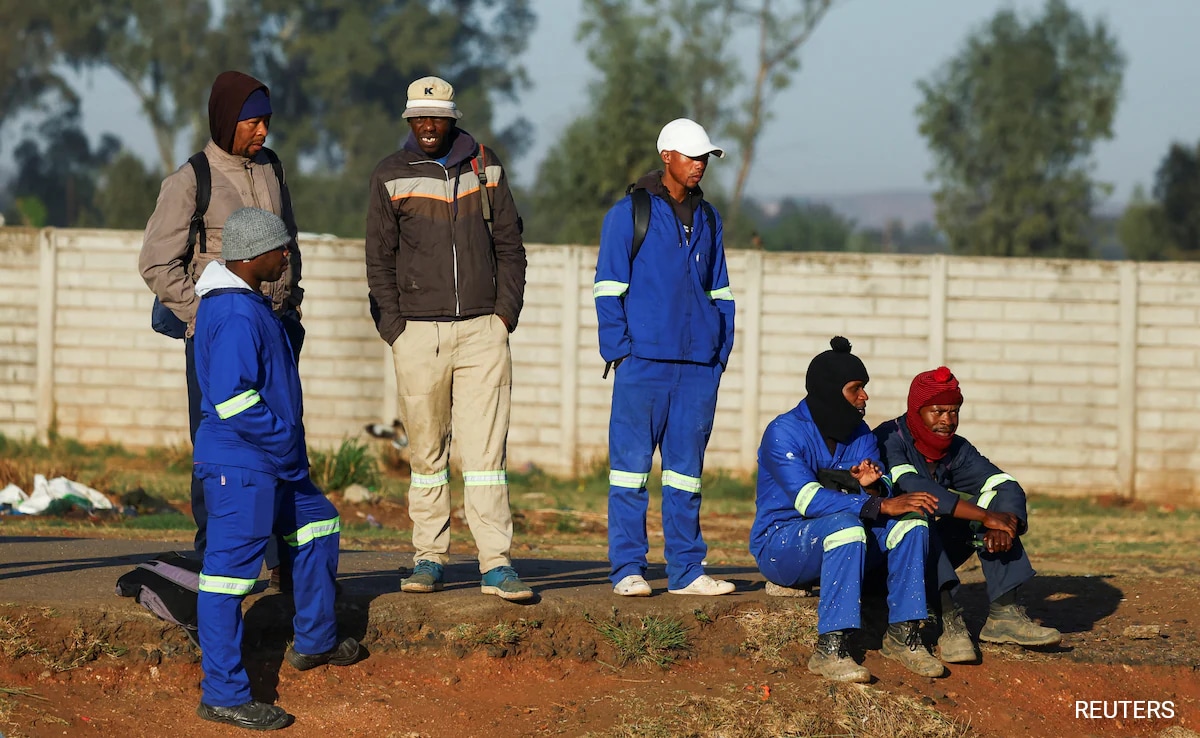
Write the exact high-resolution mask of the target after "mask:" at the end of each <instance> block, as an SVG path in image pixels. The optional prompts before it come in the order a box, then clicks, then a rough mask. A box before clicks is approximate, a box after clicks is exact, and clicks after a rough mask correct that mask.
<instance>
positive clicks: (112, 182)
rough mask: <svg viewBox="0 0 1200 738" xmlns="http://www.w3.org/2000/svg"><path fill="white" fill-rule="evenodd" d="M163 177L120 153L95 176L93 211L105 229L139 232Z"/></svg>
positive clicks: (125, 153)
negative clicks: (95, 187)
mask: <svg viewBox="0 0 1200 738" xmlns="http://www.w3.org/2000/svg"><path fill="white" fill-rule="evenodd" d="M161 180H162V175H161V174H159V172H158V170H157V169H156V168H154V167H148V166H146V164H145V163H144V162H143V161H142V160H141V159H140V158H139V157H138V156H137V155H136V154H134V153H133V152H131V151H129V150H127V149H122V150H121V151H120V153H118V154H117V155H116V157H115V158H113V159H112V161H109V162H108V163H107V164H105V165H104V167H103V168H102V169H100V171H99V172H98V176H97V183H98V190H97V192H96V198H95V201H96V210H97V212H98V214H99V217H100V224H101V225H103V226H104V227H105V228H123V229H128V230H141V229H142V228H145V227H146V219H147V218H148V217H149V215H150V213H152V212H153V211H154V202H155V200H156V199H157V198H158V188H159V184H160V182H161Z"/></svg>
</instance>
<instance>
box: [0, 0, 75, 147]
mask: <svg viewBox="0 0 1200 738" xmlns="http://www.w3.org/2000/svg"><path fill="white" fill-rule="evenodd" d="M60 20H61V17H60V16H59V15H57V14H56V13H55V12H54V4H53V3H31V2H27V1H26V0H0V28H4V29H6V30H5V32H4V33H0V131H2V130H3V128H4V127H5V125H6V124H11V123H12V120H13V119H14V118H15V117H16V116H17V115H19V114H20V113H22V112H25V111H30V110H36V109H38V108H39V107H41V106H42V105H43V104H44V103H45V102H46V100H47V98H50V99H57V100H58V101H61V102H62V103H65V104H66V105H68V106H69V105H74V104H77V103H78V97H77V96H76V95H75V93H74V91H73V90H72V89H71V87H70V85H68V84H67V82H66V81H65V80H64V79H63V77H62V75H61V74H60V71H61V70H60V69H59V68H58V67H57V64H58V62H59V59H60V54H59V51H58V46H57V43H56V41H55V37H56V23H57V22H58V21H60ZM5 138H7V137H5Z"/></svg>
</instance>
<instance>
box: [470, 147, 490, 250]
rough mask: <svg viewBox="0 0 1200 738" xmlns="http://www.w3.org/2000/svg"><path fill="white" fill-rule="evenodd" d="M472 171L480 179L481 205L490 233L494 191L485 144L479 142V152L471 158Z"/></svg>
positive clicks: (484, 220)
mask: <svg viewBox="0 0 1200 738" xmlns="http://www.w3.org/2000/svg"><path fill="white" fill-rule="evenodd" d="M471 171H473V172H475V176H476V177H477V178H478V179H479V196H480V197H479V206H480V208H481V209H482V210H483V222H484V223H487V227H488V233H491V232H492V226H493V218H492V192H491V190H489V189H488V186H487V185H488V179H487V159H486V158H485V153H484V148H483V144H479V153H478V154H476V155H475V158H474V159H472V160H471Z"/></svg>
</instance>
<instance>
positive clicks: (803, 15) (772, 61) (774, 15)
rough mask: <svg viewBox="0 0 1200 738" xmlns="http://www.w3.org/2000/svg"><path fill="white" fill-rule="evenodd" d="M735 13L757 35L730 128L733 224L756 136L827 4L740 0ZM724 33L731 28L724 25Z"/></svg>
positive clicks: (812, 0)
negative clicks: (744, 93)
mask: <svg viewBox="0 0 1200 738" xmlns="http://www.w3.org/2000/svg"><path fill="white" fill-rule="evenodd" d="M735 5H736V10H737V12H738V14H739V15H741V16H743V20H744V19H749V20H750V21H751V23H752V24H753V27H754V28H755V30H756V32H757V54H756V56H755V66H754V82H753V84H752V86H751V88H750V90H751V91H750V96H749V98H748V99H747V100H745V101H744V102H742V103H739V104H738V106H737V109H738V110H739V111H741V114H740V115H738V116H737V119H736V120H735V122H734V123H733V124H731V125H730V133H731V134H732V135H733V138H734V141H735V142H736V143H737V144H738V149H739V154H740V156H741V163H740V164H739V166H738V172H737V179H736V180H735V181H734V186H733V197H732V201H731V207H730V211H729V214H728V220H730V221H736V220H737V219H738V215H739V210H740V208H741V205H742V197H743V195H744V194H745V191H746V183H747V182H748V181H749V179H750V169H751V166H752V165H753V164H754V157H755V155H756V154H757V152H758V137H759V135H760V134H761V133H762V129H763V127H764V126H765V125H766V124H767V122H768V121H769V120H770V118H771V114H770V103H771V100H772V99H773V98H774V97H775V96H776V95H778V94H779V93H780V92H782V91H783V90H785V89H787V87H788V86H789V85H791V83H792V78H793V77H794V76H795V74H796V72H797V71H798V70H799V69H800V49H801V48H802V47H803V46H804V44H805V42H806V41H808V39H809V38H810V37H811V36H812V34H813V32H814V31H815V30H816V29H817V25H818V24H820V22H821V19H822V18H824V17H825V13H826V12H828V10H829V9H830V7H832V6H833V0H784V2H783V3H781V5H782V6H783V7H782V9H779V6H776V5H775V4H774V2H773V0H752V1H751V0H743V2H738V3H736V4H735ZM723 28H724V32H725V33H727V34H728V33H729V32H730V31H732V30H733V27H731V26H724V27H723Z"/></svg>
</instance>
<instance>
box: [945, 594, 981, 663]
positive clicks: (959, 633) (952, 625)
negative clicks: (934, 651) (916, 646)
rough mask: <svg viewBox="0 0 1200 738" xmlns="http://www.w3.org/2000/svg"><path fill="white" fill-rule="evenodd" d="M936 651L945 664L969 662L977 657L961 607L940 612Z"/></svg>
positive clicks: (956, 606)
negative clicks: (940, 629) (939, 628)
mask: <svg viewBox="0 0 1200 738" xmlns="http://www.w3.org/2000/svg"><path fill="white" fill-rule="evenodd" d="M938 652H939V653H940V654H941V657H942V661H945V662H946V663H947V664H969V663H971V662H972V661H975V660H976V659H978V658H979V654H977V653H976V652H975V643H974V641H972V640H971V634H970V633H969V632H968V631H967V624H966V623H964V622H963V613H962V608H961V607H959V606H958V605H955V606H954V607H953V608H951V609H949V610H947V611H945V612H943V613H942V634H941V636H940V637H939V638H938Z"/></svg>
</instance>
